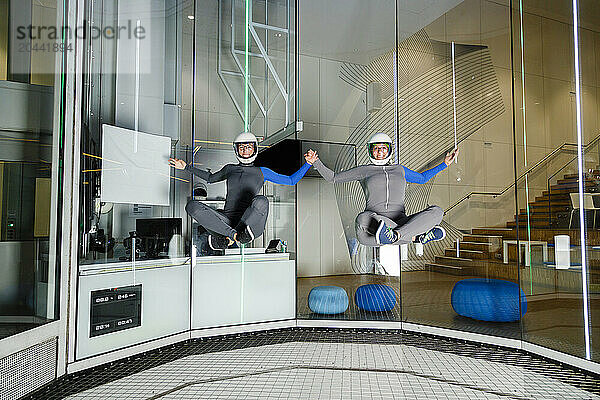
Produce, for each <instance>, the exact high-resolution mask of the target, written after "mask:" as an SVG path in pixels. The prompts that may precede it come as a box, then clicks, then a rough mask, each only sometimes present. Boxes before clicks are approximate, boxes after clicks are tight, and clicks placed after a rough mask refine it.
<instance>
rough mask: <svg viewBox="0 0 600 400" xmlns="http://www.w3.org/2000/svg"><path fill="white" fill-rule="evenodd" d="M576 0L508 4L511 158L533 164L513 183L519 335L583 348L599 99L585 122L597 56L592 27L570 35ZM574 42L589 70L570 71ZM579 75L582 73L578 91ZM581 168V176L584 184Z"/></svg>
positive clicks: (571, 350)
mask: <svg viewBox="0 0 600 400" xmlns="http://www.w3.org/2000/svg"><path fill="white" fill-rule="evenodd" d="M572 5H573V2H571V1H568V0H564V1H556V2H551V3H540V2H535V1H524V2H522V5H516V6H515V8H514V10H513V15H514V24H515V35H514V37H515V43H514V45H515V49H516V51H515V60H514V61H515V64H514V65H515V77H516V79H515V105H516V110H518V112H516V113H515V118H516V137H517V144H518V146H517V165H518V169H519V170H521V171H531V172H530V173H528V174H527V175H526V176H525V177H524V179H523V180H522V181H520V182H519V184H518V195H519V205H520V209H521V210H520V214H519V225H520V226H521V227H522V229H520V231H519V234H520V242H521V246H520V247H521V248H522V253H521V254H520V255H519V256H520V257H521V256H522V257H523V264H522V265H521V267H522V268H521V269H520V279H521V286H522V289H523V291H524V292H525V294H526V295H527V303H528V304H527V314H525V317H524V319H523V339H524V340H526V341H529V342H532V343H535V344H539V345H541V346H544V347H548V348H551V349H555V350H559V351H562V352H565V353H568V354H573V355H576V356H579V357H585V356H586V335H585V329H584V327H585V324H584V314H585V311H587V310H585V311H584V307H583V305H584V296H583V293H584V290H583V286H582V278H583V276H582V272H583V271H585V270H586V269H589V267H590V265H592V264H593V263H595V261H593V259H594V258H595V257H596V256H595V255H594V251H595V250H593V247H594V239H593V238H594V236H593V235H594V233H593V229H594V228H593V226H594V212H593V210H592V209H590V208H593V201H592V200H593V197H592V195H591V193H592V192H593V191H595V190H596V188H595V181H594V171H595V170H596V166H597V165H598V161H597V159H598V144H597V142H598V138H596V137H595V136H596V135H597V129H595V128H594V126H595V118H596V117H595V114H596V110H595V109H594V111H593V114H594V117H593V122H592V121H589V120H588V121H589V122H590V125H589V126H588V128H589V129H588V130H587V131H586V125H585V120H584V125H583V126H582V125H581V124H580V123H578V121H577V119H578V118H577V113H578V111H579V110H581V106H582V105H583V106H584V108H585V105H586V103H587V104H590V101H591V100H593V99H594V97H593V96H590V95H591V93H592V92H593V91H595V89H593V88H594V86H593V85H594V76H595V73H593V74H591V73H589V71H590V69H591V71H593V70H594V65H595V62H593V63H592V64H590V57H592V58H593V56H590V55H589V53H590V48H591V49H592V50H591V52H592V53H593V44H591V43H590V40H591V41H592V43H593V40H594V39H593V37H594V36H593V35H594V32H593V31H592V30H587V29H584V30H581V31H580V32H581V41H580V42H579V44H578V45H576V44H575V43H576V42H575V37H574V35H573V13H574V10H573V7H572ZM588 7H589V5H588ZM576 48H578V50H579V52H580V57H579V60H578V62H579V63H581V67H580V69H579V71H580V72H581V73H583V72H585V73H586V75H587V77H586V78H583V74H580V73H576V71H577V69H576V68H575V65H576V62H575V57H574V55H575V49H576ZM584 54H587V55H585V56H584ZM586 57H587V59H586ZM579 77H581V78H583V79H582V80H581V81H580V82H582V83H583V86H581V87H580V88H581V92H580V89H579V88H578V87H577V86H578V85H577V79H579ZM576 78H577V79H576ZM592 89H593V90H592ZM523 99H525V100H523ZM593 101H594V102H595V100H593ZM594 104H595V103H594ZM594 107H595V106H594ZM584 112H585V111H584ZM588 112H589V110H588ZM584 116H585V114H584ZM580 128H582V129H581V130H580ZM579 132H581V135H579V134H578V133H579ZM579 152H581V155H582V158H581V157H580V156H579V154H578V153H579ZM579 161H581V163H580V162H579ZM538 164H539V167H537V168H536V167H535V166H536V165H538ZM580 174H583V175H581V176H585V177H586V179H585V180H584V182H582V186H583V187H582V188H581V187H580V185H579V182H580V181H579V179H580ZM580 199H581V201H582V202H583V203H584V211H583V212H582V213H580ZM580 217H583V218H584V228H583V229H580V226H581V224H580ZM586 230H587V234H586V235H584V236H583V237H582V235H581V232H585V231H586ZM545 249H547V250H545ZM545 252H546V253H545ZM584 255H585V257H584ZM513 257H516V253H513ZM586 258H587V260H586ZM586 267H587V268H586ZM586 289H589V287H587V285H586ZM596 346H597V345H596Z"/></svg>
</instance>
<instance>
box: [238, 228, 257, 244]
mask: <svg viewBox="0 0 600 400" xmlns="http://www.w3.org/2000/svg"><path fill="white" fill-rule="evenodd" d="M237 240H238V242H240V243H242V244H246V243H250V242H251V241H253V240H254V233H253V232H252V229H250V227H249V226H247V227H246V228H245V229H244V230H243V231H241V232H238V234H237Z"/></svg>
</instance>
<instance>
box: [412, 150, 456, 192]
mask: <svg viewBox="0 0 600 400" xmlns="http://www.w3.org/2000/svg"><path fill="white" fill-rule="evenodd" d="M456 157H458V148H454V149H453V150H452V151H451V152H449V153H446V157H445V158H444V162H443V163H441V164H440V165H438V166H436V167H433V168H431V169H428V170H427V171H425V172H416V171H413V170H412V169H409V168H407V167H405V166H404V165H403V166H402V168H404V178H405V179H406V181H407V182H410V183H421V184H422V183H427V182H429V180H430V179H431V178H433V177H434V176H436V175H437V174H439V173H440V172H442V171H443V170H445V169H446V167H447V166H449V165H450V164H452V162H453V161H454V160H455V159H456Z"/></svg>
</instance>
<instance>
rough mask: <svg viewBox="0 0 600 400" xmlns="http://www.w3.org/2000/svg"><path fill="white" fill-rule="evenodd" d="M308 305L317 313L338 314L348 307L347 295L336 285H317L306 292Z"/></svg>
mask: <svg viewBox="0 0 600 400" xmlns="http://www.w3.org/2000/svg"><path fill="white" fill-rule="evenodd" d="M308 307H309V308H310V309H311V311H312V312H314V313H317V314H339V313H343V312H344V311H346V310H347V309H348V295H347V294H346V291H345V290H344V289H342V288H341V287H338V286H317V287H314V288H312V289H311V290H310V293H309V294H308Z"/></svg>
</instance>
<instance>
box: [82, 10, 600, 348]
mask: <svg viewBox="0 0 600 400" xmlns="http://www.w3.org/2000/svg"><path fill="white" fill-rule="evenodd" d="M591 4H592V2H588V1H579V2H578V4H577V7H576V8H575V9H574V8H573V3H572V2H570V1H567V0H565V1H562V2H551V3H549V4H545V3H544V4H542V3H540V2H533V1H532V2H529V1H525V0H524V1H522V2H508V1H497V0H465V1H459V0H456V1H452V0H448V1H443V0H439V1H434V2H428V3H427V5H426V6H425V5H421V4H420V3H410V2H409V3H406V2H395V1H383V2H379V3H377V5H376V6H375V5H374V4H373V3H366V2H348V1H338V2H336V1H333V2H332V1H328V2H321V3H318V2H310V1H304V0H299V1H296V2H287V1H239V0H222V1H218V2H209V1H196V2H192V1H184V0H172V1H166V2H157V1H149V2H148V1H140V2H128V3H127V4H125V3H122V2H116V1H109V0H104V1H102V2H88V4H87V8H86V18H87V20H88V21H89V24H88V29H89V32H90V36H89V37H88V39H87V40H86V45H87V47H86V51H87V58H86V64H85V68H86V76H85V88H84V94H85V96H84V99H85V100H84V104H83V111H84V112H83V131H82V142H81V160H80V163H81V174H80V178H79V179H80V181H79V183H80V197H79V198H80V205H81V206H80V210H79V212H80V220H79V222H80V223H79V227H80V232H79V234H80V240H79V251H80V265H79V278H78V279H79V281H78V282H79V286H78V291H79V292H78V294H77V295H78V296H79V301H80V303H79V304H80V307H79V308H78V316H77V318H78V319H77V324H78V328H77V329H78V339H77V345H76V347H77V349H76V356H77V359H81V358H85V357H88V356H91V355H94V354H98V353H100V352H102V351H108V350H112V349H116V348H120V347H123V346H127V345H130V344H132V343H133V342H135V341H140V340H149V339H152V338H156V337H162V336H166V335H172V334H177V333H180V332H187V331H189V330H192V331H195V330H199V329H204V328H209V327H220V326H231V325H238V324H244V323H251V322H264V321H274V320H286V319H293V318H294V317H297V318H298V319H301V320H306V319H310V320H315V319H321V320H323V319H325V320H329V319H344V320H359V321H361V320H370V321H371V320H378V321H391V322H396V323H399V322H403V323H405V324H406V326H408V327H410V326H411V325H410V324H419V325H426V326H430V327H441V328H449V329H453V330H458V331H464V332H469V333H480V334H485V335H492V336H498V337H502V338H509V339H516V340H525V341H527V342H530V343H533V344H538V345H540V346H543V347H545V348H550V349H554V350H558V351H561V352H564V353H567V354H572V355H575V356H578V357H583V358H589V359H593V358H595V357H597V356H596V355H595V352H594V349H595V348H597V344H595V343H596V342H598V340H596V341H594V340H593V339H594V337H595V336H598V324H597V323H595V314H597V313H596V311H597V309H598V301H597V277H596V275H597V272H598V271H597V267H598V265H597V264H598V263H597V260H596V259H597V258H598V257H597V255H596V252H597V249H596V247H598V246H597V245H598V244H597V243H596V241H595V235H596V219H597V218H596V215H595V213H596V210H597V208H599V207H600V205H598V204H600V203H598V204H597V202H596V198H595V192H596V187H595V184H596V183H597V180H598V176H599V173H598V157H600V155H599V154H600V150H599V149H600V147H599V146H600V140H596V139H597V138H596V133H595V130H597V129H596V128H597V127H596V125H597V121H596V114H597V110H596V108H597V101H596V98H595V93H596V89H595V88H596V86H597V85H596V83H597V78H596V75H597V73H596V67H595V65H596V64H597V63H596V62H595V61H596V59H597V54H596V52H597V49H596V48H597V46H596V44H597V43H596V42H597V41H598V38H597V37H596V36H597V35H598V32H599V30H598V28H597V26H596V25H597V24H598V23H599V21H598V18H597V17H598V15H597V13H596V12H595V9H594V7H593V6H592V5H591ZM574 17H575V18H574ZM296 19H298V20H297V21H296ZM296 22H297V24H296ZM111 27H116V28H117V30H119V32H121V30H120V28H121V27H123V30H122V35H123V36H121V37H119V38H118V39H116V38H114V37H113V35H112V34H111V32H113V31H111V30H110V29H109V33H108V34H101V35H96V36H94V35H91V33H93V32H95V31H96V30H98V31H100V32H104V31H105V30H106V29H107V28H111ZM100 28H101V29H100ZM113 33H114V32H113ZM575 33H578V34H575ZM296 88H297V90H298V94H299V95H298V96H296ZM246 131H250V132H252V133H253V134H254V135H255V136H256V137H257V144H256V150H257V151H258V157H257V158H256V161H255V167H252V168H255V170H254V171H255V172H256V175H253V176H248V175H243V173H242V172H240V171H241V170H239V168H244V167H243V165H241V164H243V163H241V161H239V157H242V156H240V155H239V154H238V155H237V156H236V153H235V152H234V148H235V149H238V150H239V149H240V148H239V147H236V146H237V145H234V141H235V140H236V137H237V136H238V134H240V133H241V132H246ZM375 134H385V135H387V136H388V137H389V140H390V142H389V147H388V146H387V145H385V144H382V142H381V139H379V140H375V144H374V145H372V146H369V141H370V139H371V137H372V136H373V135H375ZM252 147H253V145H252V143H250V144H248V143H246V144H244V145H243V146H242V147H241V149H242V150H243V151H246V150H247V151H252V150H253V149H252ZM455 148H458V149H460V153H459V154H458V157H457V158H456V159H455V160H454V159H452V156H449V155H448V153H452V151H453V150H454V149H455ZM242 150H240V151H242ZM309 150H313V151H315V152H316V153H317V156H318V161H316V160H313V159H311V157H312V153H310V155H309V157H308V158H309V160H308V161H310V162H311V163H314V166H312V167H310V168H308V166H307V167H304V169H303V164H304V163H305V156H304V155H305V153H307V152H308V151H309ZM386 151H387V153H386V154H384V152H386ZM382 154H384V155H383V156H382ZM238 156H239V157H238ZM387 156H389V158H390V160H391V161H390V162H391V165H386V166H381V167H378V166H373V165H370V164H372V163H373V161H372V160H371V158H373V159H376V158H377V157H379V158H385V157H387ZM313 158H314V157H313ZM169 159H174V160H175V161H173V160H172V161H171V162H169ZM169 163H170V164H171V165H169ZM240 163H241V164H240ZM188 165H189V166H192V167H194V168H196V169H197V170H195V171H190V169H189V168H188V169H187V170H184V169H183V167H184V166H188ZM224 166H226V168H225V170H223V171H221V169H222V168H223V167H224ZM174 167H175V168H174ZM356 167H358V169H354V168H356ZM307 168H308V169H307ZM199 171H200V172H199ZM202 171H203V172H202ZM218 171H221V173H218ZM258 171H260V173H259V172H258ZM297 171H301V172H299V173H296V172H297ZM373 171H375V172H377V171H378V175H377V174H375V173H374V172H373ZM192 172H195V174H193V173H192ZM304 173H306V175H305V176H304ZM301 176H304V177H303V178H302V179H301V180H300V181H298V179H296V178H300V177H301ZM323 177H324V178H326V179H323ZM221 178H225V179H221ZM581 178H584V179H583V180H582V179H581ZM253 179H257V181H256V182H255V181H254V180H253ZM225 181H227V182H225ZM580 181H581V184H580V183H579V182H580ZM252 182H254V183H256V185H255V186H253V187H252V188H250V189H249V188H248V187H249V185H250V186H251V185H252V184H253V183H252ZM296 186H297V189H296ZM233 194H237V195H239V196H240V198H243V199H245V200H244V201H246V200H248V202H247V204H246V206H244V207H242V208H243V209H242V208H240V209H238V208H236V207H237V206H238V205H239V204H242V203H244V201H242V202H234V203H235V204H234V208H235V210H233V209H231V207H232V204H233V203H230V202H229V200H231V199H232V198H233V197H235V196H233ZM248 196H249V197H248ZM246 197H248V198H246ZM253 207H254V208H256V210H258V211H257V212H258V214H260V218H259V223H257V224H258V225H254V223H253V222H252V223H251V222H250V219H248V218H246V217H242V215H245V212H246V211H248V210H254V208H253ZM232 210H233V211H232ZM249 212H250V211H249ZM258 214H256V215H258ZM382 221H383V222H384V224H383V225H382V224H381V222H382ZM582 222H583V229H582V228H581V224H582ZM384 225H385V227H390V228H392V229H391V230H390V231H388V230H386V229H383V227H384ZM254 226H257V227H258V228H256V229H255V228H252V227H254ZM435 226H439V227H441V229H437V230H434V231H432V232H429V230H430V229H432V228H434V227H435ZM247 227H251V228H252V229H250V230H247V229H246V228H247ZM380 227H381V228H382V229H379V228H380ZM221 228H222V229H221ZM427 233H429V234H428V235H423V234H427ZM237 235H240V236H237ZM436 235H442V236H443V237H439V236H436ZM227 237H229V239H233V240H228V239H227ZM244 237H246V238H249V240H247V239H244ZM239 238H242V240H237V239H239ZM386 238H387V239H386ZM432 239H439V240H432ZM386 241H389V242H391V243H389V244H386ZM234 242H236V243H234ZM378 242H379V243H378ZM423 242H425V243H424V244H423ZM238 243H243V244H244V246H241V245H240V244H238ZM375 244H386V245H382V246H379V245H378V246H375ZM422 244H423V245H422ZM225 247H227V249H225ZM111 290H112V291H115V292H114V293H113V292H111ZM294 292H295V293H296V296H294ZM112 295H115V296H117V298H119V296H121V299H123V295H127V296H126V299H128V300H131V299H134V300H135V301H133V300H132V302H131V304H129V303H128V304H129V305H127V306H126V307H125V306H123V307H125V308H123V307H121V308H111V307H108V308H107V309H109V310H111V311H110V312H109V311H107V310H106V309H105V310H104V311H102V310H101V307H100V308H97V310H96V309H95V308H94V306H95V303H94V302H95V301H96V300H98V302H99V304H100V303H103V302H104V301H103V300H102V299H104V298H108V299H109V300H110V299H112V297H111V296H112ZM328 296H330V297H328ZM111 301H112V300H111ZM109 303H110V301H109ZM294 303H295V304H294ZM127 307H129V308H127ZM124 309H127V310H129V311H127V312H125V311H123V310H124ZM94 310H95V311H94ZM119 310H120V311H119ZM136 310H138V311H139V310H145V311H142V312H141V314H140V313H139V312H138V311H136ZM172 310H181V312H179V313H173V312H171V311H172ZM121 311H123V312H124V314H120V312H121ZM136 312H137V314H136ZM94 313H96V314H94ZM103 313H104V314H103ZM130 313H133V314H132V315H130ZM157 316H163V317H164V318H165V319H164V320H160V318H159V317H157ZM163 317H161V318H163ZM103 318H104V319H103ZM123 321H125V322H123ZM113 323H114V324H116V325H113ZM119 323H120V324H119ZM398 326H400V324H398ZM121 329H135V330H131V331H128V332H127V333H132V332H135V335H133V334H131V335H129V336H128V335H125V334H123V333H122V332H121V333H119V331H120V330H121ZM104 333H115V335H114V336H111V338H120V339H118V340H110V341H109V340H107V339H106V338H107V337H108V336H104Z"/></svg>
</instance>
